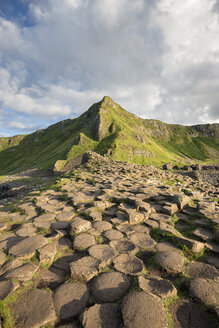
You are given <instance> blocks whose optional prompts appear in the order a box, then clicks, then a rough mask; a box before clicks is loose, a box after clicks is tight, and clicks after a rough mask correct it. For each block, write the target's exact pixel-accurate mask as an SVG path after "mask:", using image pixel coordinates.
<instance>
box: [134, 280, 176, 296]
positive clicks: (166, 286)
mask: <svg viewBox="0 0 219 328" xmlns="http://www.w3.org/2000/svg"><path fill="white" fill-rule="evenodd" d="M138 283H139V286H140V288H141V289H143V290H144V291H145V292H149V293H152V294H156V295H157V296H160V297H161V298H166V297H174V296H176V295H177V290H176V288H175V287H174V286H173V284H172V283H171V282H170V281H168V280H167V279H162V278H159V277H150V278H148V279H146V278H144V277H142V276H140V277H139V278H138Z"/></svg>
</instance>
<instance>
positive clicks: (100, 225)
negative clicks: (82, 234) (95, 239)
mask: <svg viewBox="0 0 219 328" xmlns="http://www.w3.org/2000/svg"><path fill="white" fill-rule="evenodd" d="M93 228H94V229H96V230H97V231H99V232H103V231H106V230H110V229H112V224H111V223H109V222H107V221H97V222H94V223H93Z"/></svg>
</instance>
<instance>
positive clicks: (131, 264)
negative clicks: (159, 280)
mask: <svg viewBox="0 0 219 328" xmlns="http://www.w3.org/2000/svg"><path fill="white" fill-rule="evenodd" d="M113 263H114V267H115V269H116V270H117V271H120V272H123V273H125V274H129V275H132V276H137V275H139V274H140V273H141V272H142V270H143V262H142V261H141V260H140V259H138V258H137V257H136V256H134V255H131V254H122V255H119V256H118V257H117V258H115V260H114V261H113Z"/></svg>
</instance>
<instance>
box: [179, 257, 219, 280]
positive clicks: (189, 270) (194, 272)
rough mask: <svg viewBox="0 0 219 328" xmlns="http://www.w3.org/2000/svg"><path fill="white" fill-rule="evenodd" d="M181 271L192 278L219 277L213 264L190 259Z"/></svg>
mask: <svg viewBox="0 0 219 328" xmlns="http://www.w3.org/2000/svg"><path fill="white" fill-rule="evenodd" d="M183 273H185V274H187V275H188V276H190V277H193V278H208V279H215V278H219V272H218V270H217V269H216V268H215V267H214V266H213V265H210V264H206V263H202V262H197V261H191V262H190V263H188V264H187V265H186V266H185V267H184V269H183Z"/></svg>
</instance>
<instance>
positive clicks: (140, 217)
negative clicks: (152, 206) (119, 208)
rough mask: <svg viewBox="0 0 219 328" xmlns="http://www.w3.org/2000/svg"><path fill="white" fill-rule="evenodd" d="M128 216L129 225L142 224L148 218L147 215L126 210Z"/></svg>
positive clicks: (133, 210)
mask: <svg viewBox="0 0 219 328" xmlns="http://www.w3.org/2000/svg"><path fill="white" fill-rule="evenodd" d="M126 216H127V218H128V220H129V224H136V223H140V222H142V221H144V220H145V219H147V218H148V215H147V213H145V212H143V213H142V212H138V211H136V210H135V209H126Z"/></svg>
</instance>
